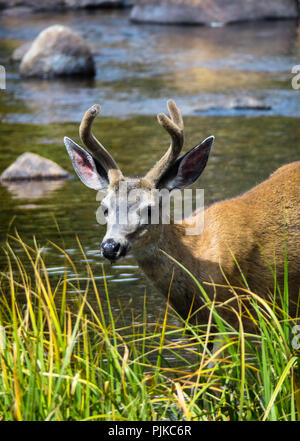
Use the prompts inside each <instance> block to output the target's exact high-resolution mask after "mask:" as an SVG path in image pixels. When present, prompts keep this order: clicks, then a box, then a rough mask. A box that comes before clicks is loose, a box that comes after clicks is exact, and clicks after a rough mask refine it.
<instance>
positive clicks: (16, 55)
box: [11, 42, 32, 61]
mask: <svg viewBox="0 0 300 441" xmlns="http://www.w3.org/2000/svg"><path fill="white" fill-rule="evenodd" d="M31 45H32V43H30V42H28V43H24V44H22V45H21V46H19V47H17V49H15V50H14V51H13V54H12V56H11V58H12V59H13V60H14V61H21V60H22V58H23V57H24V55H25V54H26V52H28V50H29V49H30V48H31Z"/></svg>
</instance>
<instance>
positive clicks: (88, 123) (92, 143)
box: [79, 104, 123, 183]
mask: <svg viewBox="0 0 300 441" xmlns="http://www.w3.org/2000/svg"><path fill="white" fill-rule="evenodd" d="M99 112H100V106H99V104H94V105H93V106H92V107H90V108H89V109H88V110H87V111H86V112H85V114H84V116H83V118H82V121H81V124H80V127H79V135H80V138H81V140H82V142H83V143H84V144H85V146H86V147H87V148H88V149H89V151H90V152H91V153H92V155H93V156H94V157H95V158H96V159H98V161H99V162H100V165H101V166H102V167H103V168H104V170H105V171H106V172H107V174H108V178H109V181H110V183H112V182H116V181H119V180H120V179H122V178H123V174H122V172H121V170H120V169H119V166H118V165H117V163H116V162H115V160H114V159H113V157H112V156H111V155H110V154H109V153H108V151H107V150H106V149H105V148H104V147H103V145H102V144H101V143H100V142H99V141H98V140H97V139H96V138H95V136H94V135H93V133H92V125H93V122H94V119H95V118H96V116H97V115H98V114H99Z"/></svg>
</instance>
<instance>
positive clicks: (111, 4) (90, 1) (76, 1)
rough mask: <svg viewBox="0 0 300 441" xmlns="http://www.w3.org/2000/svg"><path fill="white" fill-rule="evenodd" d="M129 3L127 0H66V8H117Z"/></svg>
mask: <svg viewBox="0 0 300 441" xmlns="http://www.w3.org/2000/svg"><path fill="white" fill-rule="evenodd" d="M128 3H129V2H127V1H126V0H65V2H64V8H67V9H82V8H100V7H102V8H117V7H123V6H127V4H128Z"/></svg>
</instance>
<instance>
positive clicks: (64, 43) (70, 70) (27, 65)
mask: <svg viewBox="0 0 300 441" xmlns="http://www.w3.org/2000/svg"><path fill="white" fill-rule="evenodd" d="M20 73H21V75H22V76H23V77H36V78H54V77H59V76H85V77H92V76H94V75H95V64H94V60H93V56H92V53H91V50H90V48H89V46H88V45H87V43H86V42H85V41H84V40H83V38H82V37H80V35H78V34H76V33H75V32H73V31H72V30H71V29H69V28H67V27H65V26H61V25H54V26H50V27H49V28H46V29H44V30H43V31H42V32H41V33H40V34H39V35H38V36H37V38H36V39H35V40H34V42H33V43H32V45H31V47H30V49H29V50H28V51H27V52H26V54H25V55H24V56H23V58H22V61H21V65H20Z"/></svg>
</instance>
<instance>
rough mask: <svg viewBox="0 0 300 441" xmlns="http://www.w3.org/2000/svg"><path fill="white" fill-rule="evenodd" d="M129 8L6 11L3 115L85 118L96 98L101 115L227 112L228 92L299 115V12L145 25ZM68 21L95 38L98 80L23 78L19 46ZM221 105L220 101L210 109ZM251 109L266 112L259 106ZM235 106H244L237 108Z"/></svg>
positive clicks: (1, 53)
mask: <svg viewBox="0 0 300 441" xmlns="http://www.w3.org/2000/svg"><path fill="white" fill-rule="evenodd" d="M128 13H129V12H128V11H110V12H107V11H101V10H99V11H93V12H92V13H91V12H88V11H76V12H73V13H72V12H69V13H59V14H52V15H51V14H49V13H47V14H44V15H41V14H36V15H33V16H27V17H19V18H17V17H14V18H12V17H5V18H3V17H2V18H0V37H2V41H1V43H0V64H4V65H6V66H7V72H8V75H7V92H6V93H5V94H2V97H0V103H1V101H2V104H0V107H1V113H2V118H4V120H5V121H16V120H17V121H20V122H25V123H26V122H28V123H29V122H32V121H35V122H39V123H41V122H42V123H47V122H49V121H79V120H80V118H81V116H82V114H83V113H84V111H85V110H86V108H88V107H90V105H91V104H93V103H94V102H99V103H101V104H102V103H103V104H105V105H104V106H103V111H104V114H105V115H111V116H116V117H120V116H125V115H126V116H127V115H132V114H153V113H158V112H159V111H161V109H162V107H163V106H164V103H165V100H166V98H167V97H168V98H169V97H172V98H174V99H176V100H177V101H178V103H179V104H180V106H181V108H182V109H183V111H184V112H185V114H190V115H192V114H194V112H195V111H196V110H197V109H202V110H204V111H205V109H207V108H208V107H209V109H210V110H209V113H210V114H215V115H219V114H224V115H226V114H231V113H232V112H231V108H230V106H226V100H229V101H230V100H234V99H236V98H237V97H239V96H240V95H241V94H243V95H246V96H250V97H253V98H254V99H257V100H259V101H262V102H263V103H264V105H266V106H267V107H270V110H268V112H269V113H271V114H274V115H286V116H299V114H300V110H299V109H300V107H299V97H298V94H297V93H296V92H295V91H294V90H293V89H292V88H291V76H292V75H291V68H292V66H294V65H296V64H298V63H299V52H300V43H299V41H300V39H299V28H298V24H297V22H296V21H290V20H289V21H276V22H259V23H248V24H246V23H243V24H236V25H234V26H227V27H222V28H207V27H201V26H192V27H180V26H157V25H156V26H155V25H147V26H140V25H135V24H132V23H130V22H129V20H128ZM55 23H61V24H64V25H68V26H71V27H72V28H73V29H74V30H76V31H78V32H79V33H80V34H81V35H83V37H84V38H86V39H87V41H88V42H89V43H90V45H91V47H92V50H93V53H94V56H95V61H96V66H97V76H96V78H95V80H91V81H87V80H82V81H78V80H76V81H70V80H56V81H50V82H47V81H39V80H34V79H33V80H22V81H20V78H19V74H18V68H17V64H15V63H13V62H12V61H11V60H10V57H11V54H12V52H13V49H14V48H15V47H17V46H18V45H20V44H21V43H23V42H24V41H32V40H33V39H34V38H35V37H36V36H37V34H38V33H39V32H40V31H41V30H42V29H43V28H45V27H46V26H49V25H51V24H55ZM214 109H215V110H214ZM252 113H253V114H255V115H260V114H262V113H263V114H264V113H266V112H265V111H264V109H257V108H256V109H253V112H252ZM235 114H238V112H235Z"/></svg>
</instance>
